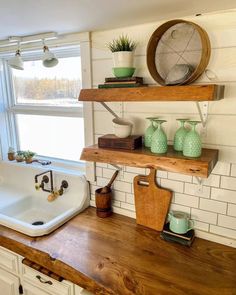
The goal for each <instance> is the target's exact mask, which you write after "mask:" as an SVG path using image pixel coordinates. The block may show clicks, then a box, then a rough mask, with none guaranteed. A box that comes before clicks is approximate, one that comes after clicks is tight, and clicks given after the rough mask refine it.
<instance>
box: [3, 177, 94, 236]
mask: <svg viewBox="0 0 236 295" xmlns="http://www.w3.org/2000/svg"><path fill="white" fill-rule="evenodd" d="M72 182H73V181H72ZM69 183H70V182H69ZM78 185H79V190H78ZM76 186H77V188H76V189H71V191H68V192H65V194H63V195H62V196H59V197H58V198H57V199H56V200H54V201H53V202H48V201H47V196H48V193H45V192H42V191H40V192H35V193H31V194H29V193H26V192H19V190H18V189H14V188H9V187H4V186H2V187H0V224H1V225H4V226H6V227H9V228H11V229H14V230H17V231H19V232H22V233H24V234H26V235H29V236H32V237H34V236H42V235H45V234H48V233H50V232H52V231H53V230H55V229H56V228H58V227H59V226H60V225H62V224H63V223H65V222H66V221H68V220H69V219H70V218H72V217H73V216H75V215H77V214H78V213H79V212H81V211H83V210H84V209H85V208H87V207H88V206H89V194H88V185H87V181H86V180H85V178H84V177H83V176H81V177H76Z"/></svg>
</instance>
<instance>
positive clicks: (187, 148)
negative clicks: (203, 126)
mask: <svg viewBox="0 0 236 295" xmlns="http://www.w3.org/2000/svg"><path fill="white" fill-rule="evenodd" d="M188 123H189V124H190V125H191V126H192V129H191V130H190V131H189V132H188V133H187V135H186V136H185V139H184V145H183V155H184V156H186V157H193V158H197V157H200V156H201V153H202V141H201V138H200V135H199V134H198V132H197V131H196V125H197V124H198V123H201V122H200V121H188Z"/></svg>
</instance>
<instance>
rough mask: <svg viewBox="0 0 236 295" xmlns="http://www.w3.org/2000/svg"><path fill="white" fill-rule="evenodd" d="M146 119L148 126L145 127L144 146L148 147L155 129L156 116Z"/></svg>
mask: <svg viewBox="0 0 236 295" xmlns="http://www.w3.org/2000/svg"><path fill="white" fill-rule="evenodd" d="M146 119H147V120H149V121H150V125H149V126H148V128H147V129H146V131H145V134H144V145H145V147H148V148H150V147H151V142H152V136H153V133H154V132H155V130H156V126H155V123H154V120H155V119H158V118H157V117H148V118H146Z"/></svg>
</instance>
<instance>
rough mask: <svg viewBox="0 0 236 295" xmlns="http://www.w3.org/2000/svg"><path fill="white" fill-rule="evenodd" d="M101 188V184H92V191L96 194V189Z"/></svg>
mask: <svg viewBox="0 0 236 295" xmlns="http://www.w3.org/2000/svg"><path fill="white" fill-rule="evenodd" d="M98 188H100V186H97V185H94V184H90V191H91V194H95V191H96V190H97V189H98Z"/></svg>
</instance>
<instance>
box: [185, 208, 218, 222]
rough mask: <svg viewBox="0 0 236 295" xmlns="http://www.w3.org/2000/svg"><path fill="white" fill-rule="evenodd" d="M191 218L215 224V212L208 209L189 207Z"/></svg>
mask: <svg viewBox="0 0 236 295" xmlns="http://www.w3.org/2000/svg"><path fill="white" fill-rule="evenodd" d="M191 218H192V219H194V220H197V221H202V222H207V223H211V224H216V222H217V214H216V213H213V212H209V211H203V210H199V209H195V208H192V209H191Z"/></svg>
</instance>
